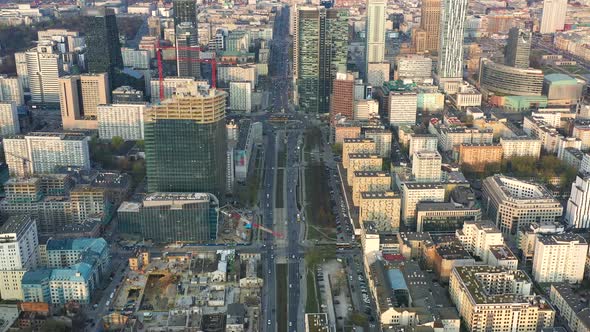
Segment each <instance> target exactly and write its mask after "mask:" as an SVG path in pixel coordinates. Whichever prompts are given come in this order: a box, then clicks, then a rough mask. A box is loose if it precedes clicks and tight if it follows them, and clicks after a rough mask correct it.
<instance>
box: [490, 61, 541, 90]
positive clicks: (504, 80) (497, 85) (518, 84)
mask: <svg viewBox="0 0 590 332" xmlns="http://www.w3.org/2000/svg"><path fill="white" fill-rule="evenodd" d="M479 66H480V69H479V84H480V86H481V89H482V91H485V92H486V93H487V94H490V93H492V94H493V93H496V94H500V95H509V96H540V95H541V93H542V90H543V78H544V76H543V71H542V70H540V69H533V68H517V67H511V66H506V65H502V64H499V63H494V62H493V61H491V60H489V59H486V58H482V59H481V61H480V65H479Z"/></svg>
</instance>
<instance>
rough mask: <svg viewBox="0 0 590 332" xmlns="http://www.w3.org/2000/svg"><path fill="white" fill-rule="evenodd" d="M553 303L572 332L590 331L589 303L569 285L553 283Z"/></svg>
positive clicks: (551, 293)
mask: <svg viewBox="0 0 590 332" xmlns="http://www.w3.org/2000/svg"><path fill="white" fill-rule="evenodd" d="M549 298H550V299H551V303H552V304H553V305H554V306H555V308H556V309H557V310H559V315H560V316H561V318H562V319H563V320H564V321H565V322H566V323H567V325H568V327H569V330H570V331H579V332H588V331H590V307H588V301H587V300H586V298H584V297H582V296H581V294H579V293H577V292H576V291H575V288H574V287H573V286H572V285H571V284H569V283H553V284H551V290H550V291H549Z"/></svg>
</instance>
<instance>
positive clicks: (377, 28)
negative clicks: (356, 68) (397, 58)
mask: <svg viewBox="0 0 590 332" xmlns="http://www.w3.org/2000/svg"><path fill="white" fill-rule="evenodd" d="M386 3H387V1H385V0H368V1H367V24H366V28H367V32H366V55H367V61H366V64H367V65H368V64H369V63H371V62H383V60H384V59H385V4H386Z"/></svg>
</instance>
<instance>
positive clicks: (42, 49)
mask: <svg viewBox="0 0 590 332" xmlns="http://www.w3.org/2000/svg"><path fill="white" fill-rule="evenodd" d="M25 57H26V60H27V74H28V77H29V86H30V90H31V101H32V102H33V103H40V104H44V103H49V104H57V103H59V102H60V100H59V84H58V79H59V77H60V76H62V74H63V69H62V66H63V63H62V59H61V56H60V55H59V51H58V50H57V47H56V45H55V42H52V41H42V42H40V43H39V44H37V47H35V48H31V49H30V50H28V51H27V52H26V53H25Z"/></svg>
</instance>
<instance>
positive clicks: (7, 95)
mask: <svg viewBox="0 0 590 332" xmlns="http://www.w3.org/2000/svg"><path fill="white" fill-rule="evenodd" d="M0 102H6V103H10V102H13V103H15V104H16V105H23V104H24V103H25V95H24V91H23V86H22V82H21V80H20V79H19V78H18V77H8V76H5V75H0Z"/></svg>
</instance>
